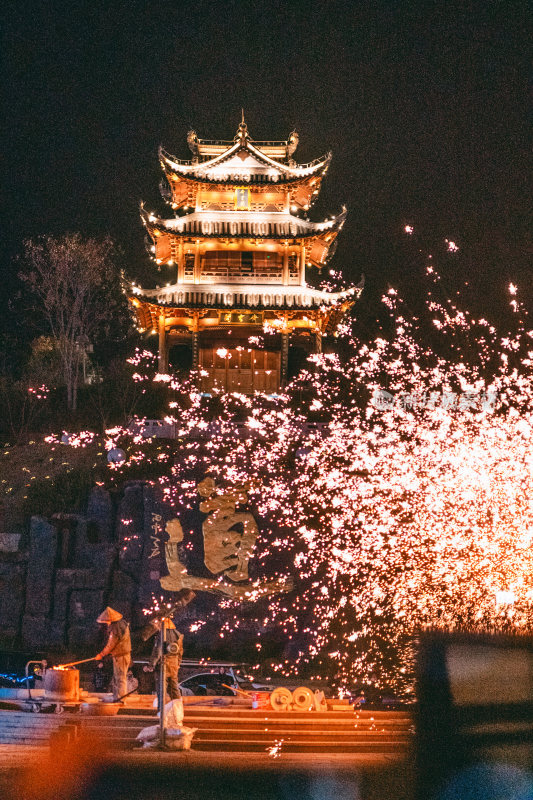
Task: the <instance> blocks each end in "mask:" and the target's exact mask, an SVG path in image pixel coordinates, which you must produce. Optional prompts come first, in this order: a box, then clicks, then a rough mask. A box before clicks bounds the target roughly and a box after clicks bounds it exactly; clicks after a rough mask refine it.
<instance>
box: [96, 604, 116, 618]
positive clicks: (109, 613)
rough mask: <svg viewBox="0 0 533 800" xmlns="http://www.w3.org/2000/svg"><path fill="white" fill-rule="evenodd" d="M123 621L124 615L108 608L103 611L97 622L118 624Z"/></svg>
mask: <svg viewBox="0 0 533 800" xmlns="http://www.w3.org/2000/svg"><path fill="white" fill-rule="evenodd" d="M119 619H122V614H119V613H118V611H115V609H114V608H110V607H109V606H107V608H106V609H105V611H102V613H101V614H100V616H99V617H98V619H97V620H96V621H97V622H116V621H117V620H119Z"/></svg>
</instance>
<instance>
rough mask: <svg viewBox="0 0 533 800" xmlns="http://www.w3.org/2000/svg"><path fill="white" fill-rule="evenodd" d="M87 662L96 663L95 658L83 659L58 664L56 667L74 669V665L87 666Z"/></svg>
mask: <svg viewBox="0 0 533 800" xmlns="http://www.w3.org/2000/svg"><path fill="white" fill-rule="evenodd" d="M89 661H96V658H94V657H93V658H83V659H82V660H81V661H71V662H70V664H58V665H57V666H58V667H75V666H76V664H88V663H89Z"/></svg>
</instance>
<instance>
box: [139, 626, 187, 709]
mask: <svg viewBox="0 0 533 800" xmlns="http://www.w3.org/2000/svg"><path fill="white" fill-rule="evenodd" d="M152 624H153V627H154V628H155V630H156V636H155V642H154V646H153V648H152V655H151V656H150V664H149V666H148V668H147V669H148V671H150V672H152V671H153V670H154V669H155V668H156V667H157V665H158V664H159V662H160V660H161V635H160V631H161V621H160V620H157V621H155V622H154V623H152ZM163 624H164V626H165V652H164V656H163V657H164V659H165V675H166V684H167V685H166V687H165V688H166V692H165V703H167V702H168V699H169V698H170V699H171V700H177V699H178V698H179V697H181V692H180V689H179V686H178V672H179V668H180V665H181V659H182V658H183V634H182V633H180V632H179V631H178V630H176V626H175V625H174V623H173V622H172V620H171V619H169V618H168V617H165V619H164V620H163ZM155 679H156V686H157V698H158V702H159V670H156V673H155Z"/></svg>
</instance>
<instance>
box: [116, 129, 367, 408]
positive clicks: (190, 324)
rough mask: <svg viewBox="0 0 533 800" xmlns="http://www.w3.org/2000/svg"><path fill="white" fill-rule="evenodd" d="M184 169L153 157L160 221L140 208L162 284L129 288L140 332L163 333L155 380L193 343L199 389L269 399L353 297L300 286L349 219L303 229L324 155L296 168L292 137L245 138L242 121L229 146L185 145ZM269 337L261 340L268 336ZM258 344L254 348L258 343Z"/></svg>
mask: <svg viewBox="0 0 533 800" xmlns="http://www.w3.org/2000/svg"><path fill="white" fill-rule="evenodd" d="M187 140H188V144H189V148H190V150H191V151H192V156H193V157H192V159H191V160H190V161H181V160H178V159H176V158H174V157H173V156H171V155H169V154H168V153H166V152H165V151H164V150H163V149H160V151H159V158H160V162H161V166H162V168H163V172H164V175H165V179H166V180H165V181H164V182H163V184H162V189H161V191H162V194H163V197H164V198H165V199H166V200H167V202H168V203H169V205H170V206H171V208H172V210H173V216H172V218H169V219H168V218H167V219H163V218H161V217H159V216H157V215H156V214H154V213H150V212H148V211H147V210H146V209H145V208H144V206H143V205H141V217H142V221H143V223H144V225H145V226H146V229H147V232H148V235H149V240H148V241H149V247H150V250H151V252H152V254H153V257H154V258H155V261H156V263H157V264H158V265H159V269H160V270H166V271H167V277H168V278H169V282H168V283H167V285H166V286H165V287H163V288H157V289H151V290H147V289H141V288H140V287H138V286H132V288H131V292H130V301H131V303H132V304H133V306H134V307H135V311H136V315H137V319H138V322H139V326H140V328H141V330H153V331H157V332H158V334H159V371H160V372H162V373H165V372H167V371H168V359H169V350H170V349H171V348H172V347H173V346H174V345H184V344H186V345H189V346H190V348H191V364H192V367H193V369H197V368H199V369H200V371H199V375H200V378H199V380H200V387H199V388H200V389H201V390H203V391H210V390H211V389H212V388H213V387H214V386H218V387H220V388H222V389H225V390H227V391H235V392H243V393H246V394H252V393H254V392H256V391H257V392H266V393H273V392H276V391H277V390H278V389H279V388H280V386H282V385H283V384H284V382H285V380H286V378H287V364H288V356H289V347H291V346H294V345H298V346H300V347H303V348H304V349H305V350H306V351H307V352H320V351H321V348H322V337H323V335H324V334H326V333H330V332H332V331H334V330H335V327H336V326H337V324H338V323H339V321H340V319H341V318H342V316H343V314H344V313H345V312H346V311H347V310H348V309H349V308H350V306H351V305H352V304H353V303H354V302H355V300H356V298H357V296H358V294H359V293H360V291H361V287H353V288H351V289H348V290H347V291H342V292H326V291H321V290H319V289H314V288H312V287H310V286H307V284H306V280H305V278H306V269H307V268H311V267H316V268H318V269H319V270H320V269H322V267H324V266H325V264H326V263H327V262H328V260H329V258H330V257H331V255H333V252H334V250H335V240H336V237H337V235H338V233H339V231H340V230H341V228H342V226H343V224H344V220H345V217H346V209H343V211H342V213H340V214H339V215H338V216H336V217H333V218H330V219H327V220H324V221H322V222H311V221H310V220H309V219H308V211H309V209H310V208H311V206H312V204H313V202H314V201H315V200H316V198H317V195H318V193H319V190H320V184H321V182H322V179H323V178H324V176H325V174H326V172H327V169H328V165H329V163H330V160H331V153H328V154H327V155H326V156H324V157H322V158H318V159H316V160H315V161H312V162H311V163H310V164H296V163H295V161H294V160H293V154H294V151H295V150H296V147H297V144H298V134H297V133H295V132H293V133H291V134H290V136H289V138H288V140H287V141H284V142H259V141H254V140H252V139H251V137H250V135H249V133H248V128H247V125H246V123H245V121H244V117H243V119H242V122H241V124H240V125H239V128H238V130H237V134H236V136H235V137H234V139H233V141H212V140H206V139H199V138H198V136H197V135H196V133H195V132H194V131H191V132H190V133H189V134H188V137H187ZM265 333H266V334H268V335H264V334H265ZM263 335H264V344H262V345H261V346H259V344H258V337H263Z"/></svg>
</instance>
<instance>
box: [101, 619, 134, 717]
mask: <svg viewBox="0 0 533 800" xmlns="http://www.w3.org/2000/svg"><path fill="white" fill-rule="evenodd" d="M96 621H97V622H100V623H101V624H103V625H107V626H108V634H107V643H106V645H105V647H104V649H103V650H102V651H101V652H100V653H98V655H96V656H95V660H96V661H101V660H102V658H104V656H107V655H110V656H111V657H112V658H113V700H114V701H115V702H116V701H117V700H118V699H119V698H120V697H124V695H126V694H127V693H128V669H129V666H130V663H131V638H130V626H129V623H127V622H126V620H125V619H124V618H123V616H122V614H119V612H118V611H115V610H114V609H113V608H110V607H109V606H107V608H106V609H105V611H102V613H101V614H100V616H99V617H98V619H97V620H96Z"/></svg>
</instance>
